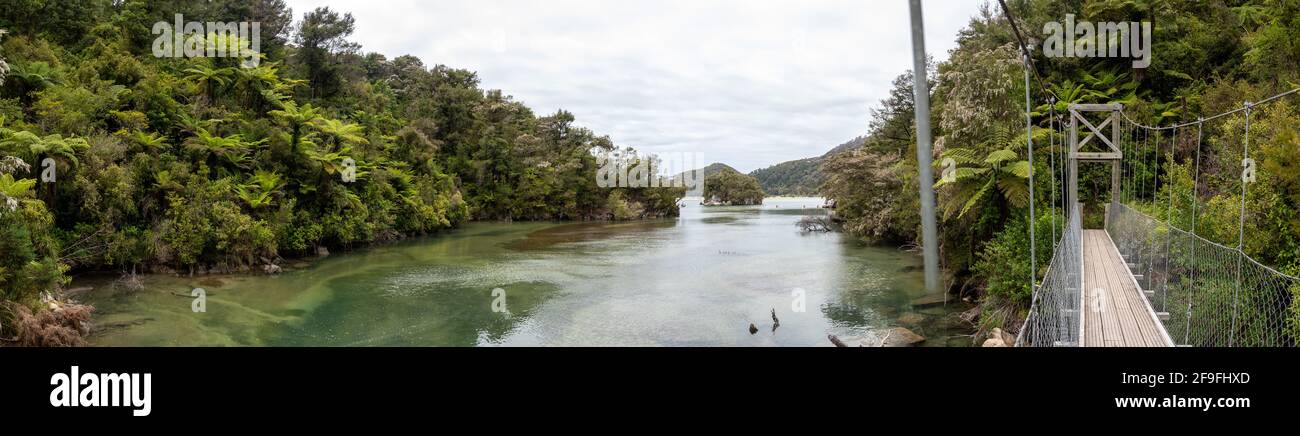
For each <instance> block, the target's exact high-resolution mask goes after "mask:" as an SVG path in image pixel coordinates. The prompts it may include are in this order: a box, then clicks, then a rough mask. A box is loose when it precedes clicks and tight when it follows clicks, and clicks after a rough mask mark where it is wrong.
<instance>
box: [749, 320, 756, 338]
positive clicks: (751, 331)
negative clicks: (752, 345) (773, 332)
mask: <svg viewBox="0 0 1300 436" xmlns="http://www.w3.org/2000/svg"><path fill="white" fill-rule="evenodd" d="M755 333H758V326H756V325H754V323H752V322H751V323H749V334H751V335H752V334H755Z"/></svg>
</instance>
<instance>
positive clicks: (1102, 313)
mask: <svg viewBox="0 0 1300 436" xmlns="http://www.w3.org/2000/svg"><path fill="white" fill-rule="evenodd" d="M909 3H910V8H911V13H912V17H911V18H912V19H911V21H912V51H913V56H912V57H913V64H914V69H913V71H915V72H917V73H916V74H914V75H913V80H914V82H913V83H914V88H913V92H914V95H915V101H916V110H915V113H916V128H917V161H918V163H919V165H918V166H919V169H920V171H919V174H918V175H919V177H920V180H923V181H924V180H933V178H932V175H931V172H930V166H931V163H930V162H931V160H930V159H931V157H932V156H931V148H930V141H931V137H930V126H929V118H930V116H929V89H928V87H927V82H926V80H925V77H924V76H925V74H924V71H926V64H925V46H924V36H923V34H924V33H923V30H922V28H923V26H922V20H921V13H920V9H921V8H920V1H919V0H911V1H910V2H909ZM998 3H999V5H1000V6H1001V8H1002V11H1003V13H1004V14H1005V15H1006V18H1007V21H1008V22H1009V23H1010V25H1011V28H1012V31H1013V33H1014V34H1015V37H1016V41H1017V42H1018V44H1019V46H1020V50H1021V54H1022V56H1023V60H1024V70H1025V141H1026V145H1027V149H1028V163H1029V168H1030V171H1029V177H1028V179H1029V180H1028V186H1029V198H1030V201H1029V218H1030V220H1029V222H1030V225H1029V244H1030V247H1034V249H1031V250H1029V252H1030V277H1028V278H1029V283H1030V285H1031V289H1032V292H1033V298H1032V302H1031V304H1030V309H1029V314H1028V316H1027V317H1026V319H1025V321H1024V323H1023V324H1022V325H1021V328H1020V329H1019V332H1018V333H1017V335H1016V341H1015V345H1016V346H1018V347H1175V346H1197V347H1225V346H1226V347H1233V346H1264V347H1294V346H1296V345H1297V336H1300V313H1298V312H1300V310H1297V309H1295V308H1293V306H1296V307H1300V305H1293V304H1292V299H1293V298H1297V296H1300V278H1297V277H1295V276H1292V275H1288V274H1285V273H1282V272H1280V271H1278V270H1277V269H1274V268H1272V267H1269V266H1267V265H1265V264H1263V263H1261V262H1259V261H1257V260H1256V259H1254V258H1252V257H1251V256H1250V255H1248V254H1247V253H1246V250H1245V249H1244V247H1245V234H1246V219H1247V213H1246V210H1247V209H1246V206H1247V202H1248V201H1249V197H1250V196H1249V193H1250V191H1249V190H1248V189H1247V187H1248V185H1249V184H1251V183H1254V182H1255V171H1256V168H1255V163H1254V160H1253V159H1251V157H1250V156H1251V150H1250V141H1251V137H1250V134H1251V129H1250V125H1251V115H1252V112H1253V111H1258V110H1261V109H1262V108H1264V107H1266V106H1267V105H1270V104H1275V103H1276V102H1279V101H1283V100H1284V99H1285V98H1287V97H1288V96H1294V95H1297V94H1300V88H1296V89H1292V90H1290V91H1286V92H1282V93H1280V94H1276V95H1273V96H1271V97H1268V98H1264V99H1260V100H1259V101H1256V102H1249V101H1247V102H1243V104H1242V106H1241V107H1240V108H1238V109H1235V110H1231V111H1226V112H1223V113H1219V114H1216V115H1212V116H1208V117H1201V118H1198V119H1197V120H1195V121H1192V122H1186V123H1177V124H1171V125H1165V126H1150V125H1145V124H1142V123H1140V122H1138V121H1135V120H1134V117H1133V116H1131V115H1130V114H1129V113H1128V112H1126V111H1125V109H1126V108H1125V107H1124V105H1122V104H1115V103H1110V104H1095V103H1074V102H1070V104H1066V105H1063V107H1064V109H1065V111H1064V112H1065V113H1060V114H1058V113H1057V112H1058V109H1057V107H1058V102H1057V96H1056V95H1055V94H1054V93H1052V92H1051V91H1049V90H1048V88H1047V87H1046V86H1045V85H1044V83H1043V80H1042V77H1041V76H1039V74H1038V69H1037V67H1036V66H1035V65H1034V62H1033V57H1032V53H1031V51H1030V50H1029V49H1028V47H1027V46H1026V44H1025V38H1024V37H1023V34H1022V33H1021V31H1020V27H1019V26H1018V25H1017V22H1016V19H1015V16H1014V15H1013V14H1012V13H1011V10H1010V8H1008V7H1007V5H1006V2H1005V1H1003V0H999V1H998ZM1031 74H1032V78H1033V79H1037V80H1036V81H1037V85H1038V87H1037V88H1038V90H1040V91H1041V92H1042V95H1043V96H1046V97H1047V103H1048V104H1047V107H1048V108H1049V110H1048V114H1047V120H1046V121H1047V124H1048V127H1047V128H1048V129H1049V130H1050V132H1049V133H1050V134H1048V135H1046V136H1047V137H1048V138H1049V139H1048V141H1049V144H1048V150H1049V151H1048V158H1049V162H1048V165H1047V166H1048V173H1049V178H1050V180H1049V182H1050V183H1049V184H1048V185H1049V186H1050V187H1051V188H1050V193H1048V195H1047V197H1048V198H1049V199H1050V202H1049V204H1050V205H1051V206H1050V214H1051V224H1050V237H1051V242H1052V243H1051V246H1052V256H1051V259H1050V260H1049V261H1048V263H1047V264H1046V270H1045V271H1044V272H1043V273H1042V274H1040V272H1039V268H1038V259H1037V251H1038V250H1037V248H1038V247H1039V246H1038V244H1037V234H1036V233H1037V230H1038V229H1037V223H1038V219H1037V211H1036V210H1035V203H1036V202H1037V201H1038V198H1039V197H1037V196H1036V195H1035V192H1034V190H1035V173H1037V172H1039V170H1038V167H1036V166H1034V150H1035V147H1034V137H1035V136H1034V130H1035V129H1036V127H1035V124H1034V111H1033V106H1032V99H1033V90H1032V88H1031ZM1139 118H1140V117H1139ZM1207 126H1208V127H1210V128H1212V129H1215V130H1213V131H1215V132H1220V136H1219V138H1227V137H1229V136H1235V135H1238V133H1236V132H1240V133H1239V134H1240V138H1241V155H1240V157H1241V159H1242V160H1241V162H1242V168H1241V173H1240V177H1236V174H1235V173H1234V174H1218V173H1222V172H1235V171H1236V170H1237V169H1236V168H1231V167H1227V168H1219V169H1216V170H1214V172H1216V174H1213V175H1214V176H1217V177H1218V179H1219V180H1218V182H1219V185H1223V184H1224V183H1227V182H1231V181H1233V180H1234V179H1235V180H1236V183H1239V185H1240V189H1241V193H1240V201H1239V204H1237V205H1236V206H1237V211H1236V212H1237V227H1236V235H1237V238H1236V243H1235V244H1233V245H1226V244H1223V243H1218V242H1215V241H1212V240H1210V239H1207V238H1206V235H1203V234H1201V233H1200V232H1199V227H1198V226H1197V219H1198V213H1203V212H1204V211H1203V210H1202V207H1203V205H1202V204H1201V203H1202V194H1204V193H1202V192H1201V185H1202V180H1201V177H1202V176H1210V175H1211V174H1203V173H1202V163H1203V161H1205V160H1209V159H1203V156H1202V151H1203V149H1204V148H1205V147H1204V145H1205V144H1204V143H1203V142H1204V140H1205V133H1206V128H1207ZM1242 126H1244V128H1242ZM1039 129H1041V128H1039ZM1236 129H1240V130H1236ZM1080 134H1082V135H1083V136H1082V138H1081V137H1080ZM1193 134H1194V135H1193ZM1193 137H1194V138H1195V139H1194V140H1193V139H1192V138H1193ZM1058 138H1061V140H1060V141H1058V140H1057V139H1058ZM1193 144H1194V145H1193ZM1228 145H1229V144H1221V147H1220V150H1227V147H1228ZM1178 147H1182V150H1183V153H1181V154H1182V155H1183V156H1184V159H1183V161H1182V162H1179V159H1178V157H1179V155H1180V153H1178V152H1177V151H1176V148H1178ZM1189 147H1194V151H1193V152H1191V153H1187V152H1186V150H1187V148H1189ZM1188 155H1190V159H1188ZM1189 160H1190V162H1189ZM1210 162H1215V163H1217V162H1218V161H1217V160H1210ZM1095 164H1101V165H1105V166H1109V167H1110V199H1109V202H1108V203H1106V204H1105V205H1104V211H1103V214H1102V215H1103V220H1102V221H1103V222H1102V225H1101V227H1100V228H1085V227H1084V219H1083V212H1084V209H1083V203H1082V202H1081V201H1080V199H1079V174H1080V165H1095ZM1162 164H1163V166H1162ZM1184 165H1185V166H1187V167H1190V168H1191V169H1190V170H1189V171H1188V172H1190V178H1191V179H1192V180H1191V183H1190V186H1188V187H1186V188H1184V189H1181V190H1182V191H1188V192H1176V191H1180V188H1179V186H1180V183H1177V182H1178V181H1177V180H1173V179H1175V176H1176V174H1172V173H1174V172H1175V169H1182V168H1184ZM1162 171H1163V173H1162ZM1182 175H1183V176H1188V174H1187V173H1182ZM1162 177H1163V178H1164V179H1162ZM1162 182H1163V183H1162ZM920 186H921V187H920V199H921V206H922V230H923V236H922V240H923V244H924V248H925V258H926V288H927V290H929V291H930V292H938V280H937V271H938V267H937V257H938V256H937V253H938V247H937V244H936V242H935V240H936V237H935V235H936V231H935V225H936V224H935V222H934V219H933V218H934V210H933V209H934V199H933V191H932V190H931V189H930V187H929V186H927V184H925V183H921V184H920ZM1162 189H1163V191H1162ZM1221 189H1222V188H1221ZM1058 193H1059V194H1060V195H1058ZM1176 198H1177V199H1179V201H1178V207H1177V208H1176V207H1175V199H1176ZM1214 207H1215V208H1216V209H1227V208H1228V207H1227V206H1225V205H1224V204H1222V202H1220V203H1218V204H1215V205H1214ZM1184 209H1187V210H1186V213H1185V211H1184ZM1175 210H1177V211H1178V216H1177V217H1175ZM1161 212H1163V214H1162V213H1161ZM1220 212H1221V210H1220ZM1160 215H1163V217H1161V216H1160ZM1185 215H1186V216H1185ZM1161 218H1163V219H1161ZM1094 227H1095V225H1094ZM1220 236H1221V235H1220Z"/></svg>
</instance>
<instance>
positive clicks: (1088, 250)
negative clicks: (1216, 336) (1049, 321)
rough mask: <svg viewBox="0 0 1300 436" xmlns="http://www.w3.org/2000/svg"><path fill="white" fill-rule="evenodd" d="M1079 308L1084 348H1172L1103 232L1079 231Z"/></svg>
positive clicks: (1111, 242)
mask: <svg viewBox="0 0 1300 436" xmlns="http://www.w3.org/2000/svg"><path fill="white" fill-rule="evenodd" d="M1083 308H1084V317H1083V346H1085V347H1168V346H1172V343H1171V342H1170V340H1169V335H1168V334H1167V333H1166V332H1165V330H1164V327H1163V326H1162V325H1161V324H1160V321H1159V320H1158V319H1157V318H1156V313H1155V312H1154V311H1152V310H1151V305H1150V304H1149V303H1148V302H1147V299H1146V297H1145V296H1144V295H1143V294H1142V291H1141V289H1140V288H1139V287H1138V283H1137V281H1136V280H1135V279H1134V277H1133V274H1132V273H1131V272H1130V271H1129V268H1128V266H1127V264H1126V263H1125V262H1124V258H1123V257H1121V256H1120V254H1119V250H1118V249H1117V248H1115V243H1114V242H1113V241H1111V239H1110V235H1108V234H1107V233H1106V231H1105V230H1084V231H1083Z"/></svg>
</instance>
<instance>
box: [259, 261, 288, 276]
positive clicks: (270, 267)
mask: <svg viewBox="0 0 1300 436" xmlns="http://www.w3.org/2000/svg"><path fill="white" fill-rule="evenodd" d="M262 271H265V272H266V273H267V274H279V273H281V272H283V271H284V269H282V268H280V266H279V265H276V264H274V263H268V264H266V265H265V266H263V267H262Z"/></svg>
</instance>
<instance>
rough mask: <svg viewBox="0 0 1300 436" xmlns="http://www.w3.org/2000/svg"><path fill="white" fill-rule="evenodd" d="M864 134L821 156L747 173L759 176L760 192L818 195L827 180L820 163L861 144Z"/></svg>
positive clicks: (756, 177)
mask: <svg viewBox="0 0 1300 436" xmlns="http://www.w3.org/2000/svg"><path fill="white" fill-rule="evenodd" d="M864 140H866V138H864V137H857V138H853V139H852V140H850V141H849V142H845V143H843V144H840V145H838V146H836V147H835V148H833V149H831V150H830V151H828V152H826V154H823V155H821V156H817V157H810V158H806V159H798V160H792V161H789V162H782V163H779V164H776V165H772V166H770V167H767V168H761V169H757V170H754V171H753V172H750V173H749V175H750V176H753V177H754V178H755V179H758V183H759V184H761V185H763V192H764V193H766V194H767V195H772V196H791V197H796V196H811V195H817V193H818V189H819V188H821V186H822V184H824V183H826V175H825V173H823V172H822V170H821V166H822V162H824V161H825V160H826V158H828V157H830V156H834V155H837V154H840V153H843V152H845V151H848V150H852V149H854V148H857V147H859V146H861V145H862V143H863V141H864Z"/></svg>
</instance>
